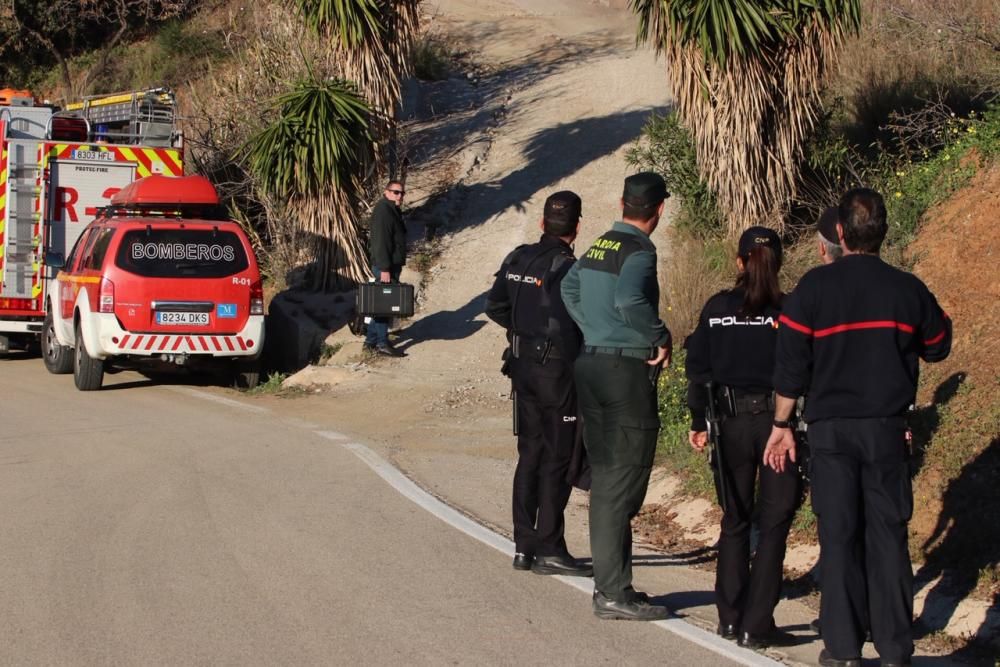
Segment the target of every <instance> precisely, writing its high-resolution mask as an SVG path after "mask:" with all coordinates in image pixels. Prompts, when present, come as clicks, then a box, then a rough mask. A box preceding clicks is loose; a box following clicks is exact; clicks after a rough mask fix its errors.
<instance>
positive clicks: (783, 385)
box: [764, 189, 951, 667]
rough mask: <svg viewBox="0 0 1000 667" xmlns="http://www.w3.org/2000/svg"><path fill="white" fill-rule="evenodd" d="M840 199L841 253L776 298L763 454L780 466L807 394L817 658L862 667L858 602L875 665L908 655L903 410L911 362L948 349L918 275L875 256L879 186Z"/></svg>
mask: <svg viewBox="0 0 1000 667" xmlns="http://www.w3.org/2000/svg"><path fill="white" fill-rule="evenodd" d="M839 209H840V210H839V214H840V215H839V222H838V224H837V234H838V238H839V240H840V243H841V246H842V247H843V249H844V256H843V257H842V258H841V259H839V260H837V261H836V262H833V263H832V264H829V265H826V266H820V267H817V268H815V269H813V270H811V271H809V272H808V273H807V274H806V275H805V276H803V277H802V280H801V281H800V282H799V284H798V286H797V287H796V288H795V291H794V292H793V293H792V294H791V295H790V296H789V297H788V298H786V299H785V303H784V307H783V312H782V315H781V318H780V326H779V329H778V347H777V364H776V368H775V374H774V387H775V390H776V392H777V397H776V407H775V420H774V427H773V428H772V431H771V436H770V438H769V439H768V443H767V448H766V449H765V451H764V462H765V463H766V464H767V465H769V466H771V467H772V468H773V469H775V470H785V469H786V468H787V466H788V462H789V460H790V461H791V462H794V461H795V441H794V439H793V437H792V431H791V430H790V428H789V423H788V420H789V419H790V418H791V415H792V410H793V408H794V405H795V399H796V398H797V397H799V396H801V395H802V394H804V393H808V395H809V400H808V401H807V403H806V408H805V415H804V417H805V420H806V422H807V423H808V424H809V445H810V450H811V454H812V458H811V464H810V479H811V482H812V502H813V510H814V511H815V513H816V516H817V517H818V520H819V540H820V548H821V549H822V552H823V568H822V572H821V573H820V590H821V593H822V598H821V603H820V623H821V625H822V628H823V642H824V644H825V648H824V649H823V651H822V653H821V654H820V661H819V662H820V664H821V665H827V666H836V667H860V664H861V645H862V641H863V639H864V632H865V627H864V625H865V620H866V613H865V612H866V610H867V612H868V614H867V615H868V617H870V620H871V633H872V640H873V641H874V643H875V648H876V650H877V651H878V653H879V656H880V657H881V660H882V665H884V666H888V665H908V664H910V658H911V656H912V654H913V636H912V628H911V623H912V616H913V570H912V568H911V565H910V555H909V551H908V548H907V523H908V521H909V519H910V515H911V514H912V511H913V492H912V489H911V486H910V472H909V462H908V446H907V441H906V419H905V413H906V411H907V409H908V408H909V406H910V405H912V404H913V402H914V400H915V399H916V392H917V373H918V360H919V359H923V360H924V361H928V362H934V361H941V360H942V359H944V358H946V357H947V356H948V353H949V352H950V350H951V321H950V320H949V319H948V317H947V316H946V315H945V314H944V312H943V311H942V310H941V308H940V307H939V306H938V303H937V301H936V300H935V298H934V295H932V294H931V292H930V291H929V290H928V289H927V287H926V286H925V285H924V284H923V283H922V282H921V281H920V280H919V279H918V278H916V277H915V276H913V275H912V274H910V273H907V272H905V271H901V270H899V269H896V268H894V267H892V266H889V265H888V264H886V263H885V262H884V261H882V260H881V259H880V258H879V250H880V248H881V246H882V241H883V240H884V239H885V235H886V232H887V231H888V225H887V223H886V210H885V202H884V201H883V199H882V197H881V196H880V195H879V194H878V193H877V192H874V191H873V190H868V189H856V190H851V191H850V192H848V193H847V194H845V195H844V196H843V197H842V198H841V200H840V207H839ZM861 517H864V519H863V521H862V520H861ZM861 526H863V530H864V546H863V547H861V537H862V536H861V535H860V531H861V530H862V529H861ZM861 558H863V559H864V564H865V567H862V566H861V562H860V559H861ZM866 579H867V589H866V586H865V583H866V581H865V580H866Z"/></svg>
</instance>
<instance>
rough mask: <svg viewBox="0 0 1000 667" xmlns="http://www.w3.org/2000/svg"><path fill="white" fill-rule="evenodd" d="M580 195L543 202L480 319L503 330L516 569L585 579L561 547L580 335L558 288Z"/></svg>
mask: <svg viewBox="0 0 1000 667" xmlns="http://www.w3.org/2000/svg"><path fill="white" fill-rule="evenodd" d="M580 215H581V202H580V197H578V196H577V195H576V194H575V193H573V192H570V191H569V190H564V191H562V192H556V193H555V194H553V195H551V196H549V198H548V199H546V200H545V209H544V213H543V216H542V221H541V223H540V226H541V229H542V238H541V239H540V240H539V241H538V242H537V243H532V244H530V245H522V246H519V247H517V248H515V249H514V251H513V252H511V253H510V254H509V255H507V257H506V258H505V259H504V261H503V264H501V265H500V270H499V271H497V273H496V280H495V281H494V282H493V287H492V288H491V289H490V292H489V294H488V295H487V297H486V315H487V316H488V317H489V318H490V319H491V320H493V321H494V322H496V323H497V324H499V325H500V326H502V327H503V328H504V329H506V330H507V340H508V341H509V343H510V347H509V348H508V353H507V354H505V358H506V359H507V362H508V363H507V366H506V367H507V368H508V374H509V375H510V378H511V381H512V383H513V388H514V396H515V401H514V411H515V420H516V423H517V468H516V470H515V471H514V493H513V507H514V551H515V553H514V569H515V570H532V571H533V572H535V573H536V574H562V575H569V576H588V577H589V576H590V575H591V574H592V570H591V568H590V567H589V566H583V565H579V564H578V563H577V562H576V561H575V560H574V559H573V557H572V556H571V555H570V553H569V550H568V549H567V548H566V540H565V538H564V537H563V532H564V526H565V522H564V520H563V512H564V510H565V509H566V503H567V501H568V500H569V495H570V490H571V488H570V482H569V481H568V479H567V477H568V472H569V467H570V460H571V459H572V456H573V447H574V444H575V442H576V429H577V423H576V420H577V403H576V389H575V387H574V384H573V360H574V359H576V356H577V355H578V354H579V352H580V342H581V339H580V330H579V329H578V328H577V326H576V324H574V323H573V320H571V319H570V317H569V314H568V313H567V312H566V307H565V306H564V305H563V301H562V296H561V295H560V293H559V287H560V284H561V282H562V279H563V277H564V276H565V275H566V272H567V271H568V270H569V269H570V267H571V266H573V262H575V261H576V258H575V257H574V256H573V248H572V247H571V244H572V243H573V241H574V240H575V239H576V234H577V230H578V229H579V226H580Z"/></svg>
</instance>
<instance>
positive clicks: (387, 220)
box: [368, 197, 406, 278]
mask: <svg viewBox="0 0 1000 667" xmlns="http://www.w3.org/2000/svg"><path fill="white" fill-rule="evenodd" d="M368 224H369V225H370V226H371V236H370V237H369V240H368V246H369V250H370V251H371V260H372V264H373V265H374V266H377V267H378V268H379V270H380V271H388V270H389V269H390V268H392V267H399V266H403V265H404V264H406V224H405V223H404V222H403V214H402V212H401V211H400V210H399V207H398V206H396V205H395V204H394V203H392V202H391V201H389V200H388V199H386V198H385V197H382V198H381V199H379V200H378V203H377V204H375V208H374V209H372V217H371V219H370V220H369V222H368ZM376 278H378V276H376Z"/></svg>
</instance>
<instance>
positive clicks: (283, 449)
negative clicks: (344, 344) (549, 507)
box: [0, 355, 735, 665]
mask: <svg viewBox="0 0 1000 667" xmlns="http://www.w3.org/2000/svg"><path fill="white" fill-rule="evenodd" d="M0 396H2V405H3V407H2V415H3V427H2V428H0V524H2V532H0V534H2V536H3V538H2V543H0V628H2V630H0V663H3V664H18V665H25V664H58V665H88V664H102V665H105V664H142V665H152V664H185V665H187V664H239V665H248V664H267V665H279V664H288V665H290V664H294V665H302V664H326V665H328V664H346V663H361V664H386V663H403V664H443V663H451V664H455V663H458V664H471V663H478V664H550V665H551V664H584V663H586V664H598V663H618V664H623V663H624V664H643V663H654V662H656V663H662V662H664V661H667V662H669V663H670V664H683V665H720V664H735V663H730V661H729V660H728V659H727V658H724V657H723V656H720V655H718V654H715V653H712V652H710V651H709V650H707V649H705V648H702V647H700V646H697V645H695V644H693V643H691V642H688V641H686V640H684V639H682V638H680V637H678V636H676V635H675V634H673V633H671V632H668V631H667V630H665V629H663V628H660V627H655V626H652V625H645V624H637V623H626V622H617V623H616V622H609V621H598V620H596V619H594V617H593V616H592V614H591V612H590V605H589V599H588V597H587V595H586V594H585V593H584V592H581V591H579V590H576V589H574V588H572V587H570V586H567V585H565V583H562V582H560V581H558V580H555V579H552V578H547V577H545V578H543V577H539V576H535V575H532V574H530V573H518V572H515V571H513V570H512V569H511V567H510V561H509V557H508V556H507V555H505V554H503V553H500V552H498V551H497V550H495V549H493V548H491V547H489V546H486V545H484V544H482V543H481V542H479V541H476V540H474V539H472V538H471V537H469V536H468V535H466V534H465V533H463V532H461V531H460V530H457V529H456V528H454V527H452V526H450V525H448V524H447V523H445V522H443V521H442V520H440V519H439V518H438V517H436V516H435V515H434V514H432V513H431V512H429V511H428V510H427V509H426V508H424V507H421V506H418V505H417V504H415V503H414V502H412V501H411V500H410V499H407V498H406V497H404V496H403V495H401V494H400V493H399V492H398V491H397V490H396V489H394V488H393V487H392V486H390V485H389V484H388V483H386V481H384V480H383V479H382V478H381V477H379V476H378V475H376V474H375V472H373V470H372V468H371V467H369V465H367V464H366V463H365V462H364V461H362V460H361V459H360V458H359V457H358V456H357V455H356V454H355V453H353V452H352V451H351V449H350V448H348V447H345V446H344V445H345V444H348V445H349V444H351V443H349V442H346V441H345V442H338V440H337V439H336V436H333V438H334V439H331V437H330V436H329V434H327V437H324V436H323V435H322V434H321V433H320V432H318V431H317V430H315V429H314V428H313V427H311V426H310V425H309V424H308V423H306V422H303V420H301V419H283V418H282V417H281V416H280V414H277V413H276V412H275V411H274V410H272V409H271V408H270V407H262V405H261V402H260V401H254V400H252V399H245V398H243V397H240V396H239V395H236V394H231V393H226V392H223V391H220V390H217V389H210V388H206V389H197V388H192V387H188V386H182V385H159V384H155V383H152V382H149V381H147V380H146V379H144V378H143V377H142V376H140V375H137V374H133V373H121V374H118V375H114V376H108V378H107V379H106V388H105V390H103V391H100V392H95V393H82V392H78V391H77V390H76V389H75V388H74V387H73V383H72V378H71V377H68V376H53V375H49V374H48V373H47V372H46V371H45V370H44V368H43V366H42V363H41V361H40V360H39V359H27V358H23V357H18V356H16V355H13V356H11V357H7V358H3V357H0Z"/></svg>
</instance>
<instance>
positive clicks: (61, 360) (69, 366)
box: [42, 311, 73, 375]
mask: <svg viewBox="0 0 1000 667" xmlns="http://www.w3.org/2000/svg"><path fill="white" fill-rule="evenodd" d="M42 361H44V362H45V368H46V369H48V371H49V372H50V373H54V374H56V375H65V374H67V373H72V372H73V348H71V347H70V346H68V345H61V344H60V343H59V339H58V338H56V328H55V324H53V322H52V312H51V311H50V312H48V313H46V315H45V328H44V329H42Z"/></svg>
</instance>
